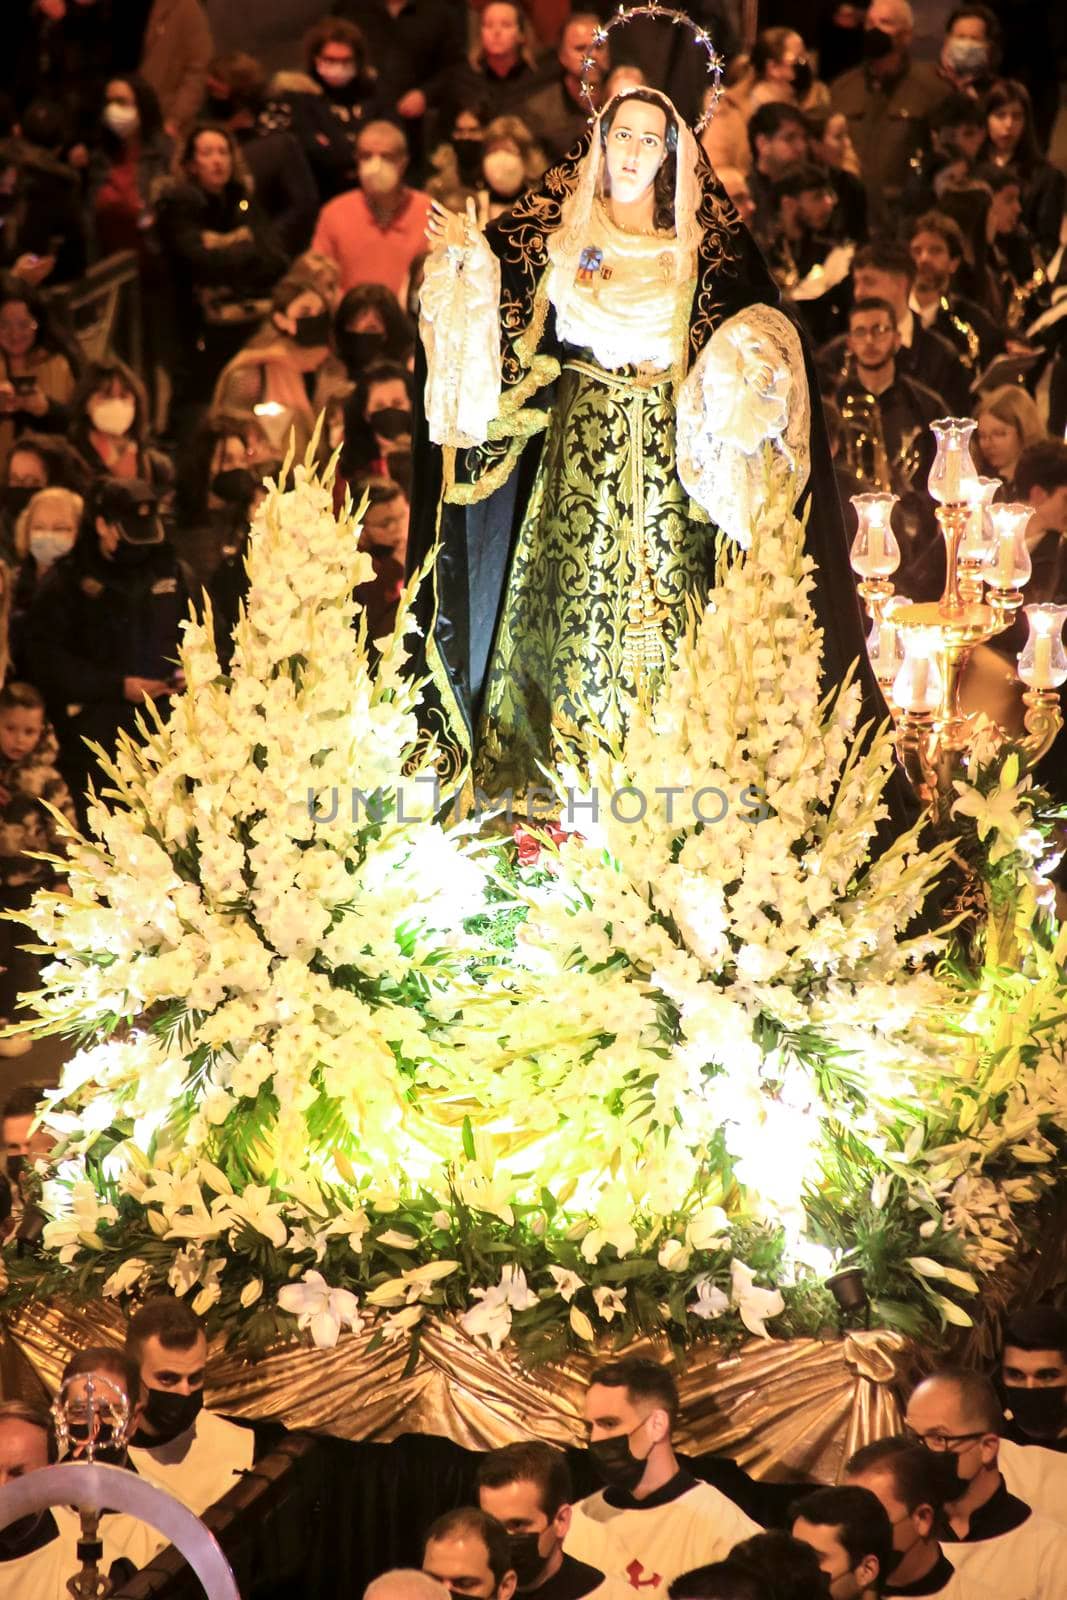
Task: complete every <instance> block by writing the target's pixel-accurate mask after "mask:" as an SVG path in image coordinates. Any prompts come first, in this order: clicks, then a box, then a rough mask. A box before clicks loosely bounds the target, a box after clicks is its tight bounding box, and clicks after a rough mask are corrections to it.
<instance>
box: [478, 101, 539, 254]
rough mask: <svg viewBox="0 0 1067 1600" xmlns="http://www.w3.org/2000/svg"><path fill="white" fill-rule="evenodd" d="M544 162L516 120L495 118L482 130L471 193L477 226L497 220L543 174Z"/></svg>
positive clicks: (521, 123) (526, 130)
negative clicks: (477, 170) (479, 159)
mask: <svg viewBox="0 0 1067 1600" xmlns="http://www.w3.org/2000/svg"><path fill="white" fill-rule="evenodd" d="M547 165H548V161H547V159H546V157H545V154H544V151H543V150H542V149H541V147H540V146H539V145H538V144H537V143H536V141H535V140H534V137H533V135H532V134H531V132H530V130H529V128H528V127H527V126H526V124H525V123H524V122H523V121H522V119H521V118H519V117H497V118H496V119H495V120H494V121H493V122H491V123H490V124H489V126H488V127H487V128H486V130H485V139H484V142H483V146H482V165H481V173H480V177H479V180H478V182H477V184H476V185H475V193H476V199H477V214H478V226H479V227H481V228H484V227H485V225H486V223H488V222H491V221H493V219H494V218H496V217H499V216H500V214H501V213H502V212H504V211H507V210H508V208H509V207H510V206H513V205H514V204H515V202H516V201H517V200H518V199H520V197H521V196H522V194H523V193H524V192H525V190H526V189H527V188H528V187H529V186H530V184H532V183H536V182H537V180H538V179H539V178H541V177H542V176H543V175H544V172H545V169H546V167H547Z"/></svg>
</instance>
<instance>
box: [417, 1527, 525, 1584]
mask: <svg viewBox="0 0 1067 1600" xmlns="http://www.w3.org/2000/svg"><path fill="white" fill-rule="evenodd" d="M422 1570H423V1572H424V1573H426V1574H427V1575H428V1576H429V1577H431V1578H436V1580H437V1582H438V1583H443V1584H444V1586H445V1588H446V1589H447V1590H448V1592H449V1594H450V1595H452V1597H453V1600H512V1596H513V1595H514V1593H515V1585H516V1576H515V1571H514V1568H513V1567H512V1565H511V1543H510V1540H509V1539H508V1536H507V1534H506V1532H505V1531H504V1529H503V1527H502V1526H501V1524H500V1523H499V1522H497V1520H496V1518H495V1517H490V1516H487V1515H486V1513H485V1512H484V1511H477V1510H475V1508H474V1507H473V1506H461V1507H460V1508H459V1510H458V1511H448V1512H446V1513H445V1515H444V1516H443V1517H438V1518H437V1521H436V1522H435V1523H433V1525H432V1526H431V1527H430V1529H429V1530H428V1532H427V1534H426V1539H425V1543H424V1545H423V1553H422Z"/></svg>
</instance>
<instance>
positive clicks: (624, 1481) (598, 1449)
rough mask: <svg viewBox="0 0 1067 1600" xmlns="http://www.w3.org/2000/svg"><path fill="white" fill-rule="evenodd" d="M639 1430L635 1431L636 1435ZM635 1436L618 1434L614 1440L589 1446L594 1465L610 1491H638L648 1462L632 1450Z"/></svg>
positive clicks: (595, 1442) (594, 1442)
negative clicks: (632, 1441)
mask: <svg viewBox="0 0 1067 1600" xmlns="http://www.w3.org/2000/svg"><path fill="white" fill-rule="evenodd" d="M637 1431H638V1430H637V1428H635V1429H634V1433H636V1432H637ZM632 1437H633V1434H629V1433H618V1434H616V1435H615V1437H614V1438H612V1439H594V1440H592V1441H591V1443H590V1445H589V1454H590V1455H591V1456H592V1458H593V1465H594V1467H595V1468H596V1470H597V1471H598V1472H599V1474H600V1476H601V1477H602V1478H603V1480H604V1482H605V1483H606V1484H607V1485H608V1487H609V1488H610V1489H636V1488H637V1485H638V1484H639V1483H640V1482H641V1479H642V1477H643V1476H644V1471H645V1466H646V1464H647V1463H646V1462H644V1461H641V1460H639V1459H638V1458H637V1456H635V1455H634V1454H633V1452H632V1451H631V1449H630V1440H631V1439H632Z"/></svg>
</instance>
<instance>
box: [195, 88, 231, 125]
mask: <svg viewBox="0 0 1067 1600" xmlns="http://www.w3.org/2000/svg"><path fill="white" fill-rule="evenodd" d="M233 113H234V104H233V101H232V100H231V99H230V97H229V95H225V96H224V95H220V94H209V95H208V97H207V99H206V100H205V101H204V104H203V107H202V108H201V112H200V115H201V117H202V118H203V120H204V121H205V122H229V120H230V118H231V117H232V116H233Z"/></svg>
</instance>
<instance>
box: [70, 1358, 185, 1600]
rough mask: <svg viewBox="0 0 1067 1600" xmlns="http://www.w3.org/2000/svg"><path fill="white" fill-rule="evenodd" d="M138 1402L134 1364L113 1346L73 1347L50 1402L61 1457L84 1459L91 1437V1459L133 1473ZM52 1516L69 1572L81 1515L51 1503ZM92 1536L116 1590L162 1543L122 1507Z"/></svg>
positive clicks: (162, 1539) (102, 1521) (162, 1538)
mask: <svg viewBox="0 0 1067 1600" xmlns="http://www.w3.org/2000/svg"><path fill="white" fill-rule="evenodd" d="M139 1404H140V1402H139V1396H138V1376H137V1368H136V1365H135V1364H134V1363H133V1362H132V1361H130V1360H129V1359H128V1358H127V1357H126V1356H125V1355H123V1353H122V1351H121V1350H117V1349H116V1348H115V1347H114V1346H113V1345H90V1346H89V1347H88V1348H87V1349H84V1350H79V1351H77V1352H76V1354H75V1355H73V1356H71V1358H70V1360H69V1361H68V1362H67V1364H66V1366H65V1367H64V1369H63V1374H62V1377H61V1378H60V1382H59V1389H58V1391H57V1394H56V1399H55V1402H54V1403H53V1406H52V1415H53V1417H54V1418H55V1419H56V1422H57V1425H58V1424H59V1423H60V1420H61V1419H60V1412H62V1416H63V1417H65V1419H66V1428H67V1432H68V1438H69V1443H68V1445H67V1450H66V1455H65V1458H64V1459H66V1460H69V1461H83V1460H88V1459H90V1450H89V1444H90V1441H91V1442H92V1452H91V1458H92V1459H93V1460H95V1461H99V1462H100V1463H101V1464H102V1465H104V1466H109V1467H121V1468H123V1469H124V1470H125V1471H127V1472H136V1471H137V1469H136V1467H135V1466H134V1464H133V1461H132V1460H131V1458H130V1452H129V1446H128V1439H129V1437H130V1435H131V1434H132V1432H133V1430H134V1429H135V1428H136V1426H137V1418H138V1415H139ZM123 1410H125V1411H126V1414H127V1418H128V1426H127V1427H126V1428H125V1429H122V1427H121V1412H122V1411H123ZM60 1438H61V1439H62V1433H60ZM54 1515H55V1518H56V1522H57V1523H58V1525H59V1536H60V1539H61V1540H62V1541H63V1543H64V1544H65V1545H66V1547H67V1551H68V1560H69V1561H70V1562H71V1564H70V1567H69V1571H70V1572H74V1571H76V1570H77V1566H78V1562H77V1559H76V1545H77V1541H78V1539H79V1538H80V1537H81V1519H80V1517H79V1516H78V1513H77V1512H76V1511H74V1510H72V1509H71V1508H70V1507H67V1506H57V1507H56V1508H55V1511H54ZM97 1537H98V1538H99V1540H100V1542H101V1544H102V1545H103V1558H102V1560H101V1561H100V1567H101V1570H102V1571H103V1572H105V1573H106V1574H107V1575H108V1576H109V1577H110V1579H111V1581H112V1583H113V1584H114V1586H115V1587H116V1588H118V1587H119V1586H120V1585H121V1584H123V1583H125V1582H126V1581H127V1580H128V1579H129V1578H130V1577H132V1576H133V1574H134V1572H136V1571H137V1570H138V1569H139V1568H141V1567H146V1566H147V1565H148V1564H149V1562H150V1561H152V1560H154V1558H155V1557H156V1556H157V1555H158V1554H159V1552H160V1551H161V1550H162V1549H163V1548H164V1547H165V1545H166V1543H167V1540H166V1537H165V1536H164V1535H163V1534H162V1533H159V1532H158V1531H157V1530H156V1529H155V1528H153V1527H151V1526H150V1525H149V1524H148V1523H146V1522H141V1521H140V1520H139V1519H138V1518H137V1517H133V1516H130V1515H129V1513H127V1512H124V1511H111V1510H105V1511H103V1512H102V1513H101V1516H100V1527H99V1530H98V1534H97ZM72 1557H74V1558H75V1559H73V1560H71V1558H72Z"/></svg>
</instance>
